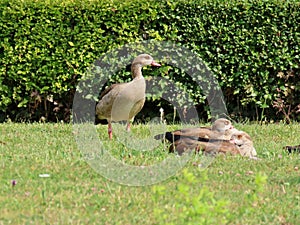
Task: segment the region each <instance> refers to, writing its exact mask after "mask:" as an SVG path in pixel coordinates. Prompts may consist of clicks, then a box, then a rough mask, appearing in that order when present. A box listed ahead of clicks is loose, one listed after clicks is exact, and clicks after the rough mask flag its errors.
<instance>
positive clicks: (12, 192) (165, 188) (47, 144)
mask: <svg viewBox="0 0 300 225" xmlns="http://www.w3.org/2000/svg"><path fill="white" fill-rule="evenodd" d="M153 127H154V128H153ZM153 127H152V128H153V129H154V131H153V132H160V131H159V130H155V129H156V128H155V126H153ZM176 127H178V126H168V127H167V128H166V129H168V130H172V129H175V128H176ZM236 127H237V128H239V129H241V130H244V131H246V132H248V133H249V134H250V135H251V136H252V137H253V140H254V143H255V147H256V150H257V152H258V154H259V157H260V158H261V160H258V161H254V160H249V159H247V158H241V157H232V156H228V157H222V156H220V157H217V158H216V159H215V160H214V161H213V162H212V163H211V164H210V165H209V167H208V168H206V169H201V168H199V166H198V165H199V164H200V163H201V162H202V157H201V155H192V157H191V159H190V160H189V161H188V162H187V164H186V165H185V166H184V169H183V170H181V169H180V170H178V171H177V172H176V171H174V173H175V175H174V176H172V177H170V178H169V179H167V180H166V181H163V182H160V183H158V184H155V185H150V186H140V187H133V186H126V185H119V184H117V183H114V182H112V181H109V180H107V179H105V178H103V177H102V176H101V175H99V174H98V173H97V171H95V170H94V169H92V168H91V167H90V165H89V164H88V163H87V162H86V160H85V159H86V156H85V155H84V152H81V151H80V150H79V149H78V146H77V144H76V141H75V138H74V134H75V135H76V132H77V131H76V130H73V128H72V125H68V124H14V123H5V124H0V134H1V135H0V174H1V176H0V182H1V183H0V224H299V222H300V219H299V214H300V170H298V168H299V167H300V163H299V155H298V154H292V155H289V154H287V153H286V152H285V151H284V150H283V149H282V147H283V146H285V145H294V144H299V143H300V138H299V129H300V125H299V124H291V125H284V124H270V125H257V124H252V125H250V124H246V125H242V124H237V125H236ZM114 128H115V131H116V133H115V136H114V140H113V141H111V142H109V141H106V138H107V132H106V126H99V127H97V135H98V136H99V137H100V139H101V140H102V146H103V149H106V150H107V149H108V150H109V151H110V152H111V154H112V155H113V156H114V157H115V158H116V159H118V160H119V161H121V162H124V163H126V164H127V166H128V168H129V166H144V167H147V166H149V165H152V164H154V163H162V162H163V160H164V159H165V158H166V157H170V158H176V156H175V155H173V154H168V153H167V152H166V151H165V149H166V148H167V146H165V145H164V144H163V143H159V144H157V142H156V145H157V146H156V147H155V148H154V149H151V151H141V149H137V150H132V147H133V148H139V147H140V148H144V147H145V146H148V145H150V144H151V143H152V142H151V141H149V140H143V141H142V142H140V141H138V140H136V139H134V138H133V137H131V138H129V139H128V138H127V139H126V138H125V139H123V140H121V141H122V142H123V144H120V143H119V142H118V141H117V137H118V136H119V137H121V136H122V135H120V133H119V134H118V132H122V129H123V128H124V127H122V129H121V128H120V129H119V128H118V126H115V127H114ZM152 128H151V127H150V128H149V127H147V126H146V125H135V126H133V128H132V133H133V134H135V135H137V136H140V137H141V138H143V137H145V136H147V135H150V134H151V132H149V129H150V130H151V129H152ZM87 136H89V133H87ZM119 141H120V140H119ZM147 141H149V142H147ZM143 144H144V145H143ZM128 146H131V147H128ZM89 162H91V163H93V161H89ZM104 164H105V163H104ZM120 170H121V171H115V172H116V174H117V173H119V174H123V173H124V174H126V171H122V167H120ZM129 171H130V168H129ZM112 172H114V171H112ZM161 172H163V171H161ZM42 174H49V175H50V177H40V175H42ZM129 175H130V174H129ZM153 176H154V175H153ZM138 179H141V182H144V181H143V180H142V178H138ZM144 179H149V177H147V176H146V177H144ZM12 180H15V181H16V184H15V185H12Z"/></svg>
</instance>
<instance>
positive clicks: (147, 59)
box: [131, 54, 161, 68]
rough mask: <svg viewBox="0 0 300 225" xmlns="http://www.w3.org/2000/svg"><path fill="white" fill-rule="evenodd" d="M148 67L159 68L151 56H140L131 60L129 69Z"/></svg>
mask: <svg viewBox="0 0 300 225" xmlns="http://www.w3.org/2000/svg"><path fill="white" fill-rule="evenodd" d="M148 65H152V66H161V65H160V64H158V63H157V62H155V61H154V59H153V58H152V56H150V55H148V54H140V55H138V56H137V57H136V58H135V59H134V60H133V62H132V64H131V67H132V68H133V67H143V66H148Z"/></svg>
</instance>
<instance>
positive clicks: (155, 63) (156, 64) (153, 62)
mask: <svg viewBox="0 0 300 225" xmlns="http://www.w3.org/2000/svg"><path fill="white" fill-rule="evenodd" d="M151 66H161V65H160V64H159V63H157V62H155V61H152V63H151Z"/></svg>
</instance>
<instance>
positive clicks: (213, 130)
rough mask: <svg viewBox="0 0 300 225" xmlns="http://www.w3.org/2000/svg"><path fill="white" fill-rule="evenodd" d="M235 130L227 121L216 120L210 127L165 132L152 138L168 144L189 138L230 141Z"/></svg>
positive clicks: (222, 119)
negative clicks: (166, 141)
mask: <svg viewBox="0 0 300 225" xmlns="http://www.w3.org/2000/svg"><path fill="white" fill-rule="evenodd" d="M234 130H235V129H234V128H233V126H232V124H231V122H230V121H229V120H227V119H224V118H220V119H217V120H216V121H215V122H214V123H213V124H212V126H211V127H195V128H184V129H181V130H175V131H172V132H166V133H165V134H159V135H156V136H155V137H154V138H155V139H157V140H159V139H166V140H168V141H169V142H171V143H172V142H174V141H177V140H178V139H180V138H184V137H189V138H193V139H197V140H198V141H201V139H203V138H204V139H203V140H204V141H205V139H222V140H230V137H231V134H232V132H233V131H234Z"/></svg>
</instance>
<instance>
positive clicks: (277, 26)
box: [0, 0, 300, 121]
mask: <svg viewBox="0 0 300 225" xmlns="http://www.w3.org/2000/svg"><path fill="white" fill-rule="evenodd" d="M0 12H1V17H0V27H1V33H0V43H1V46H0V55H1V58H0V65H1V66H0V96H1V101H0V115H1V118H0V120H1V121H3V120H5V119H7V118H10V119H13V120H16V121H21V120H40V119H41V118H42V119H45V120H48V121H56V120H66V121H67V120H69V118H70V117H69V116H70V112H71V108H72V100H73V95H74V92H75V87H76V85H77V83H78V81H79V79H80V78H81V77H82V75H83V74H84V73H85V71H86V70H87V68H88V67H89V66H90V65H91V64H92V63H93V62H94V61H95V60H96V59H98V58H99V57H100V56H101V55H103V54H104V53H106V52H107V51H109V50H111V49H114V48H117V47H120V46H123V45H124V44H127V43H133V42H138V41H143V40H150V39H153V40H157V41H171V42H174V43H179V44H181V45H183V46H186V47H188V48H190V49H191V50H193V51H194V52H196V53H197V54H198V55H199V56H200V57H201V58H202V59H203V60H204V61H205V62H206V63H207V65H208V66H209V67H210V68H211V70H212V71H213V72H214V74H215V76H216V78H217V79H218V81H219V84H220V86H221V88H222V90H223V94H224V97H225V100H226V104H227V108H228V112H229V114H230V115H231V116H232V117H241V118H245V117H248V118H250V119H269V120H270V119H274V120H279V119H285V120H286V121H290V120H293V119H299V115H298V114H297V111H299V103H300V101H299V99H300V93H299V87H300V81H299V78H300V74H299V71H300V70H299V66H300V63H299V59H300V47H299V46H300V45H299V43H300V27H299V24H300V2H299V1H297V0H293V1H277V0H267V1H264V0H248V1H247V0H245V1H231V2H228V1H222V0H206V1H203V0H196V1H195V0H193V1H191V0H180V1H177V0H176V1H175V0H169V1H167V0H164V1H154V0H135V1H115V2H113V1H106V0H99V1H79V0H78V1H67V0H64V1H45V2H44V1H36V0H24V1H17V0H13V1H7V0H1V3H0ZM125 70H126V69H124V71H121V72H119V73H118V74H116V76H115V77H112V79H111V80H112V81H113V82H120V81H124V80H125V79H126V80H128V79H129V77H130V76H128V67H127V70H126V71H125ZM147 71H148V70H147ZM147 71H145V75H149V73H148V72H147ZM155 74H156V75H158V74H164V75H166V76H165V77H166V78H167V79H170V80H172V81H174V82H176V83H178V84H179V85H181V86H182V88H183V89H184V90H185V91H186V92H188V93H189V95H190V97H191V98H192V99H194V101H195V102H196V103H197V104H196V106H197V109H198V110H199V111H201V114H200V117H207V116H208V115H209V113H208V107H207V104H208V103H207V101H206V100H205V98H204V97H203V93H202V92H201V90H199V87H198V86H197V85H196V84H195V82H194V81H193V80H192V79H189V78H188V77H187V76H186V74H185V73H184V72H182V71H180V69H179V68H174V67H171V66H170V65H163V66H162V67H161V68H160V69H159V70H156V71H155V73H154V75H155ZM161 85H163V84H161ZM160 106H163V107H164V108H166V111H167V112H168V109H169V110H173V108H171V107H170V106H168V104H167V103H166V102H161V101H160V100H159V99H157V96H154V95H153V96H151V95H150V96H148V99H147V104H146V106H145V108H144V109H143V110H144V115H146V116H149V117H151V116H153V108H154V107H157V109H158V108H159V107H160ZM151 113H152V114H151ZM157 113H158V112H155V114H157Z"/></svg>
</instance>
